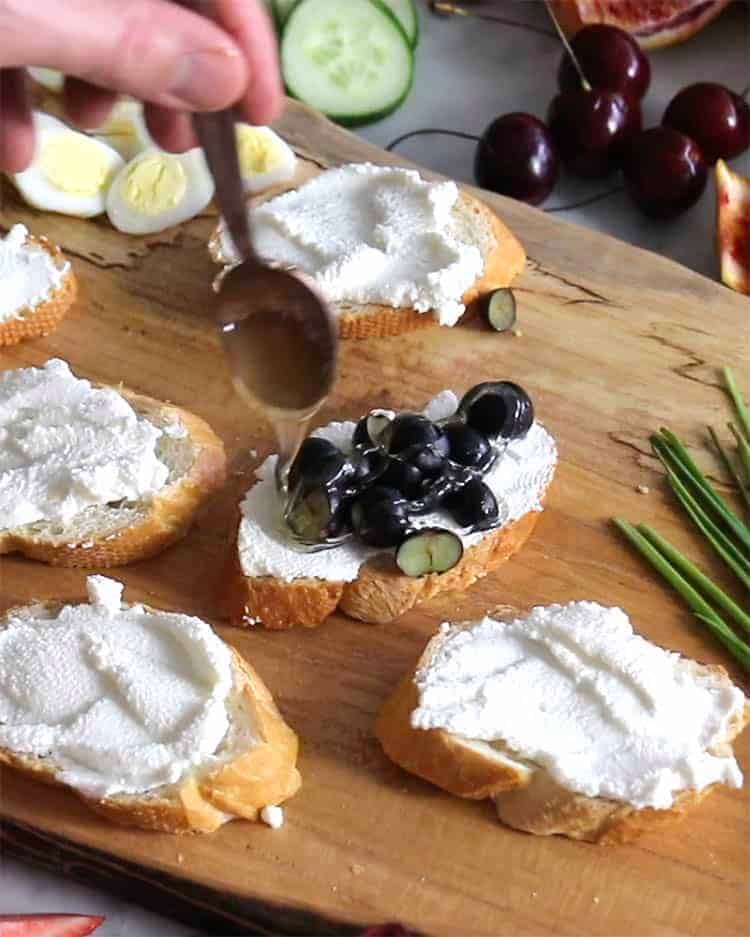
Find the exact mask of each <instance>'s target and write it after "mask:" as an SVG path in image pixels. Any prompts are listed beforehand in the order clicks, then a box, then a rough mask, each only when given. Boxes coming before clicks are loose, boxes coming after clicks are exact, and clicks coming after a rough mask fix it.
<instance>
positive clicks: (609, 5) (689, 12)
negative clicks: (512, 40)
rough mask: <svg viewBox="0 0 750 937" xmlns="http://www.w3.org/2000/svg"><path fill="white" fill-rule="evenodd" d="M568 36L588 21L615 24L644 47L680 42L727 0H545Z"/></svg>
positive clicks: (718, 10)
mask: <svg viewBox="0 0 750 937" xmlns="http://www.w3.org/2000/svg"><path fill="white" fill-rule="evenodd" d="M547 2H548V3H549V5H550V6H551V7H552V9H553V11H554V13H555V15H556V16H557V19H558V21H559V23H560V25H561V26H562V28H563V29H564V30H565V32H566V34H567V35H568V36H574V35H575V34H576V33H577V32H578V30H579V29H581V27H583V26H587V25H588V24H589V23H606V24H607V25H609V26H619V28H620V29H624V30H626V31H627V32H629V33H631V34H632V35H633V36H635V38H636V39H637V40H638V42H639V43H640V44H641V46H642V47H643V48H644V49H658V48H659V47H660V46H668V45H672V44H673V43H677V42H684V41H685V40H686V39H689V38H690V37H691V36H694V35H695V34H696V33H697V32H698V31H699V30H701V29H703V27H704V26H706V25H707V24H708V23H710V22H711V20H713V19H715V18H716V17H717V16H718V15H719V13H721V11H722V10H723V9H724V7H726V6H727V5H728V4H729V2H730V0H547Z"/></svg>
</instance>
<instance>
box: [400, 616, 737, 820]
mask: <svg viewBox="0 0 750 937" xmlns="http://www.w3.org/2000/svg"><path fill="white" fill-rule="evenodd" d="M415 682H416V685H417V688H418V690H419V705H418V707H417V709H415V711H414V712H413V713H412V717H411V721H412V725H413V726H414V728H417V729H435V728H440V729H446V730H447V731H449V732H452V733H454V734H456V735H459V736H463V737H465V738H469V739H474V740H483V741H487V742H502V743H503V745H504V748H505V750H507V751H508V752H509V753H510V754H512V755H516V756H518V757H519V758H520V759H523V760H526V761H530V762H532V763H533V765H536V766H541V767H543V768H546V769H547V771H548V772H549V773H550V775H551V776H552V777H553V778H554V780H556V781H557V782H558V783H559V784H561V785H562V786H564V787H565V788H567V789H568V790H571V791H575V792H577V793H580V794H586V795H588V796H590V797H605V798H608V799H610V800H618V801H625V802H627V803H630V804H632V805H633V806H635V807H638V808H642V807H655V808H657V809H666V808H668V807H670V806H671V805H672V803H673V802H674V799H675V796H676V795H677V794H678V793H679V792H680V791H683V790H685V789H687V788H694V789H696V790H702V789H703V788H704V787H706V786H707V785H709V784H713V783H715V782H723V783H725V784H729V785H730V786H732V787H740V786H741V785H742V774H741V772H740V769H739V766H738V765H737V762H736V761H735V759H734V758H733V757H722V756H720V755H715V754H712V753H711V749H712V747H713V746H715V745H718V744H719V743H721V742H722V741H723V739H724V738H725V737H726V735H727V730H728V726H729V724H730V722H731V721H732V720H733V719H735V718H736V717H737V716H738V715H739V714H740V713H742V711H743V708H744V706H745V697H744V695H743V694H742V691H741V690H739V689H738V688H737V687H735V686H732V684H730V683H729V682H728V681H727V680H726V679H721V678H720V677H719V676H717V675H716V674H713V673H710V672H708V673H707V672H701V671H700V670H698V668H697V665H695V664H694V663H693V662H692V661H689V660H685V659H684V658H680V656H679V654H676V653H674V652H670V651H665V650H662V648H659V647H657V646H656V645H654V644H651V643H650V642H649V641H647V640H646V639H645V638H642V637H640V636H638V635H636V634H634V633H633V627H632V625H631V623H630V620H629V619H628V616H627V615H626V614H625V612H623V611H622V609H619V608H605V607H603V606H601V605H597V604H596V603H595V602H571V603H570V604H569V605H551V606H549V607H546V608H543V607H537V608H535V609H533V611H532V612H531V614H530V615H529V616H528V618H523V619H516V620H514V621H510V622H507V623H506V622H501V621H496V620H494V619H492V618H485V619H483V620H482V621H480V622H476V623H474V624H472V625H469V626H468V627H467V626H459V625H443V629H442V631H441V633H440V634H439V635H438V636H437V637H436V638H435V639H434V640H433V644H432V647H431V649H430V655H429V660H428V662H427V664H426V665H425V666H424V667H423V668H422V669H420V670H419V671H418V672H417V674H416V677H415Z"/></svg>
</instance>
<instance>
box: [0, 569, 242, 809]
mask: <svg viewBox="0 0 750 937" xmlns="http://www.w3.org/2000/svg"><path fill="white" fill-rule="evenodd" d="M88 591H89V604H83V605H67V606H64V607H63V608H61V609H60V610H59V611H56V612H54V613H52V612H49V611H48V610H46V609H45V608H44V607H43V606H32V607H30V608H27V609H23V610H22V611H20V612H19V613H18V614H15V615H13V616H11V617H10V619H9V621H8V622H7V625H6V627H5V628H3V629H2V630H0V746H3V747H5V748H9V749H11V750H12V751H14V752H17V753H23V754H28V755H37V756H43V757H46V758H47V759H49V764H50V767H53V768H54V769H55V771H56V775H57V778H58V780H60V781H61V782H63V783H65V784H68V785H70V786H71V787H75V788H77V789H78V790H80V791H82V792H84V793H86V794H88V795H89V796H91V797H99V798H101V797H108V796H111V795H113V794H120V793H124V794H134V793H140V792H144V791H149V790H151V789H153V788H155V787H159V786H161V785H163V784H172V783H175V782H178V781H180V780H181V779H182V778H183V777H185V776H186V775H187V774H189V773H190V772H192V771H193V770H194V769H195V768H196V767H197V766H201V767H206V766H207V765H211V764H218V763H219V761H218V760H217V759H218V758H220V752H221V745H222V741H223V739H224V738H225V736H227V733H228V731H229V726H230V721H229V711H228V705H229V704H228V700H229V695H230V693H231V691H232V687H233V675H232V674H233V670H232V655H231V651H230V649H229V648H228V647H227V645H226V644H224V642H223V641H221V640H220V639H219V638H218V637H217V636H216V635H215V634H214V633H213V631H212V630H211V628H210V627H209V625H207V624H206V623H205V622H203V621H201V620H200V619H198V618H192V617H189V616H187V615H180V614H175V613H171V612H153V611H147V610H146V609H144V607H143V606H141V605H132V606H130V607H124V606H123V605H122V604H121V595H122V585H121V584H120V583H117V582H114V581H113V580H111V579H105V578H104V577H101V576H92V577H90V578H89V580H88Z"/></svg>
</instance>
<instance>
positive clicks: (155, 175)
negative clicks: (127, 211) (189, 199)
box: [122, 153, 187, 215]
mask: <svg viewBox="0 0 750 937" xmlns="http://www.w3.org/2000/svg"><path fill="white" fill-rule="evenodd" d="M186 189H187V177H186V175H185V170H184V169H183V167H182V164H181V163H180V161H179V160H178V159H175V158H174V157H173V156H169V155H167V154H165V153H155V154H154V155H153V156H147V157H145V158H144V159H140V160H138V161H137V162H135V163H133V165H132V166H131V167H130V168H129V169H128V170H127V172H126V173H125V180H124V183H123V188H122V191H123V197H124V199H125V201H126V202H127V203H128V204H129V205H130V207H131V208H132V209H134V210H135V211H137V212H138V213H139V214H141V215H160V214H162V213H163V212H166V211H169V209H171V208H174V207H175V206H176V205H179V204H180V202H181V201H182V199H183V198H184V197H185V191H186Z"/></svg>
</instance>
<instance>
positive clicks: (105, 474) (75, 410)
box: [0, 359, 169, 529]
mask: <svg viewBox="0 0 750 937" xmlns="http://www.w3.org/2000/svg"><path fill="white" fill-rule="evenodd" d="M160 436H161V430H159V429H157V428H156V427H155V426H153V425H152V424H151V423H149V422H148V421H147V420H144V419H141V418H140V417H139V416H138V415H137V414H136V413H135V411H134V410H133V408H132V407H131V406H130V404H129V403H128V402H127V400H125V398H124V397H122V396H121V395H120V394H118V393H117V391H115V390H113V389H111V388H94V387H92V386H91V384H90V383H89V382H88V381H84V380H80V379H78V378H77V377H75V376H74V375H73V374H72V373H71V371H70V368H69V367H68V365H67V364H66V362H64V361H60V360H58V359H52V360H51V361H48V362H47V363H46V364H45V365H44V367H42V368H22V369H19V370H16V371H6V372H5V373H4V374H2V375H0V529H4V528H8V529H10V528H13V527H18V526H20V525H22V524H30V523H33V522H35V521H42V520H43V521H59V522H60V523H63V524H64V523H66V522H68V521H70V520H71V518H73V517H74V516H75V515H76V514H78V513H79V512H80V511H82V510H84V509H85V508H87V507H89V506H90V505H103V504H108V503H111V502H115V501H120V500H127V501H137V500H139V499H141V498H143V497H145V496H146V495H149V494H152V493H154V492H156V491H158V490H159V488H161V487H163V485H164V484H165V483H166V481H167V478H168V475H169V470H168V468H167V466H166V465H164V463H162V462H161V461H160V460H159V458H158V457H157V453H156V444H157V440H158V439H159V437H160Z"/></svg>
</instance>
